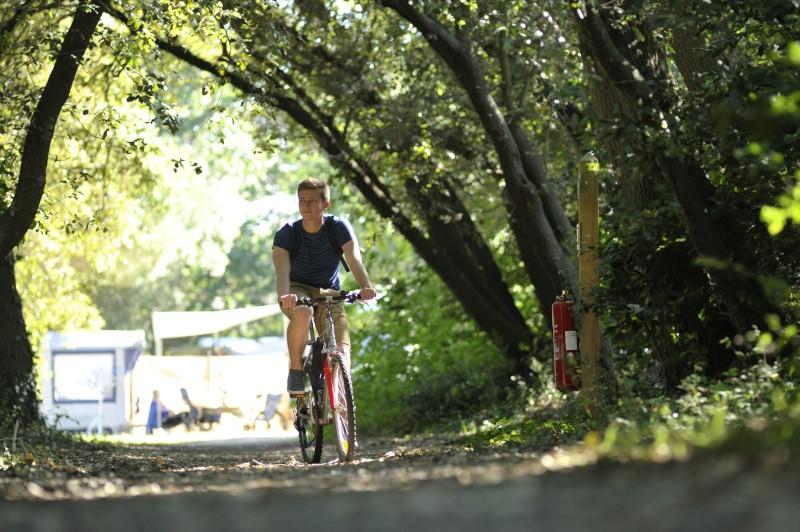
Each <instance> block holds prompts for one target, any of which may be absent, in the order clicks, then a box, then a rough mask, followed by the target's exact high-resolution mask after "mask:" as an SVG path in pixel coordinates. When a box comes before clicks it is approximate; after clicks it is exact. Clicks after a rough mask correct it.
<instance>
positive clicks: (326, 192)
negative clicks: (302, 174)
mask: <svg viewBox="0 0 800 532" xmlns="http://www.w3.org/2000/svg"><path fill="white" fill-rule="evenodd" d="M301 190H319V193H320V195H321V196H322V199H323V200H325V201H330V199H331V187H329V186H328V183H326V182H325V181H323V180H322V179H315V178H313V177H309V178H308V179H304V180H303V181H301V182H300V184H299V185H297V193H298V194H300V191H301Z"/></svg>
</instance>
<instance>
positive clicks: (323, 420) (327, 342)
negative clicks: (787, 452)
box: [304, 295, 344, 425]
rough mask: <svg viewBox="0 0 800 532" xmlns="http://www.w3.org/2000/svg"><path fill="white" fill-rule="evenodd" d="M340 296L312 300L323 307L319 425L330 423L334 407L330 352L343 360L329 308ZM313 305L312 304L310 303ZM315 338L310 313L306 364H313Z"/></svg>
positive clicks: (314, 324)
mask: <svg viewBox="0 0 800 532" xmlns="http://www.w3.org/2000/svg"><path fill="white" fill-rule="evenodd" d="M341 298H342V296H341V295H340V296H339V297H338V298H337V297H335V296H324V300H322V301H320V299H323V298H317V299H315V300H312V301H313V304H314V305H323V306H324V308H325V322H326V327H325V334H324V335H322V351H321V354H322V356H323V359H322V364H323V366H322V371H323V376H324V381H325V388H324V391H325V392H327V393H323V394H322V397H319V396H318V397H317V404H318V405H319V406H321V408H320V412H319V416H320V417H319V423H320V424H321V425H328V424H330V423H331V422H332V421H333V419H332V417H331V414H332V409H333V408H335V402H336V401H335V395H334V393H333V379H332V376H331V364H332V363H334V362H333V361H332V356H331V355H332V354H337V353H338V354H339V355H340V357H341V359H342V362H344V351H342V349H340V348H339V346H337V345H336V330H335V328H334V324H333V314H332V312H331V309H332V307H333V305H334V303H336V302H337V300H341ZM312 301H305V302H304V303H311V302H312ZM311 306H312V307H313V305H311ZM315 340H316V318H315V316H314V315H313V314H312V316H311V324H310V325H309V342H308V345H310V346H311V353H310V354H309V356H307V358H306V362H305V363H306V364H313V363H314V361H313V357H314V347H313V346H314V341H315Z"/></svg>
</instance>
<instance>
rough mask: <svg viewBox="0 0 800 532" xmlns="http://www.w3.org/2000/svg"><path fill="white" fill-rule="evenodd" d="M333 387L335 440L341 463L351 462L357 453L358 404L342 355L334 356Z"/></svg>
mask: <svg viewBox="0 0 800 532" xmlns="http://www.w3.org/2000/svg"><path fill="white" fill-rule="evenodd" d="M331 381H332V382H331V386H333V391H334V392H333V394H334V401H335V403H336V404H335V405H333V427H334V439H335V440H336V451H337V452H338V453H339V461H341V462H349V461H351V460H352V459H353V457H354V456H355V452H356V404H355V399H354V397H353V381H352V379H351V377H350V372H349V371H348V370H347V368H346V367H345V365H344V364H343V362H342V358H341V356H340V355H334V356H333V368H331Z"/></svg>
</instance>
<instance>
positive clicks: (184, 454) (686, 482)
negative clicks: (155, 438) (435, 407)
mask: <svg viewBox="0 0 800 532" xmlns="http://www.w3.org/2000/svg"><path fill="white" fill-rule="evenodd" d="M326 457H329V458H330V459H333V458H334V457H335V451H334V450H333V449H332V448H326V449H325V455H324V456H323V459H325V458H326ZM560 461H561V459H560V458H559V456H558V453H557V452H555V453H554V452H549V453H547V454H544V455H543V454H541V453H536V452H533V451H530V452H512V451H503V452H472V451H469V450H465V449H463V448H462V447H459V446H455V445H452V444H451V443H449V442H448V441H447V440H445V439H439V440H425V441H403V440H370V441H364V442H362V447H361V449H360V452H359V459H358V460H357V461H356V462H354V463H352V464H346V465H340V464H336V463H335V462H334V463H329V464H322V465H316V466H307V465H304V464H301V463H299V462H298V452H297V447H296V440H295V439H294V438H291V439H286V438H283V439H265V440H255V441H250V442H237V441H232V442H231V441H228V442H216V443H215V442H207V443H204V444H196V445H179V446H174V445H170V446H132V447H128V448H112V449H101V450H95V451H93V452H89V453H87V452H86V451H85V450H83V449H81V448H78V449H69V450H65V451H64V460H63V462H61V463H60V464H59V465H55V464H51V465H47V464H45V465H43V466H33V467H31V468H26V469H22V470H19V471H18V473H17V474H14V473H13V472H11V471H0V531H2V532H12V531H13V532H17V531H20V532H21V531H25V532H39V531H41V532H44V531H48V532H49V531H73V530H74V531H88V532H92V531H105V530H113V531H115V532H127V531H141V530H144V531H147V532H156V531H162V530H163V531H183V530H186V531H200V532H203V531H228V530H233V531H238V530H265V529H269V530H281V529H280V528H275V527H279V526H281V527H284V528H285V529H287V530H288V529H291V530H326V531H327V530H389V531H395V530H397V531H401V530H402V531H408V530H411V531H414V532H419V531H422V530H437V531H438V530H460V531H472V530H475V531H478V530H534V529H542V530H548V529H556V528H558V529H564V530H593V531H594V530H597V531H604V530H609V531H612V530H614V531H617V530H648V531H661V530H664V531H666V530H704V531H709V530H711V531H713V530H720V531H722V530H726V531H727V530H753V531H755V530H758V531H772V530H776V531H777V530H796V526H797V523H798V522H800V503H798V500H797V494H798V493H800V467H798V466H797V463H796V462H794V461H792V460H786V459H784V460H771V459H766V460H760V461H758V462H750V463H748V462H745V461H743V460H741V459H738V458H736V457H731V456H728V457H717V458H713V459H712V458H704V459H702V460H695V461H692V462H688V463H672V464H663V465H652V464H650V465H636V464H627V465H625V464H610V463H606V464H599V465H593V466H588V467H577V468H573V469H567V470H560V471H554V470H553V469H554V468H556V467H558V466H559V463H560Z"/></svg>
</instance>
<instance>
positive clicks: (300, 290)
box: [281, 283, 350, 347]
mask: <svg viewBox="0 0 800 532" xmlns="http://www.w3.org/2000/svg"><path fill="white" fill-rule="evenodd" d="M289 292H290V293H292V294H296V295H297V297H322V296H324V295H326V294H336V295H338V294H339V291H338V290H329V289H324V288H315V287H313V286H309V285H307V284H301V283H292V284H291V285H290V286H289ZM281 311H283V313H284V314H285V315H286V316H287V317H291V316H290V315H289V313H288V312H287V311H286V310H284V309H283V308H281ZM331 316H333V330H334V332H335V333H336V345H346V346H347V347H350V329H349V328H348V325H347V316H346V315H345V312H344V303H335V304H334V305H333V307H332V308H331ZM314 322H315V323H316V324H317V333H318V334H319V335H323V334H325V330H326V329H327V328H328V324H327V316H326V313H325V308H324V307H323V306H318V307H317V311H316V312H315V313H314Z"/></svg>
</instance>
